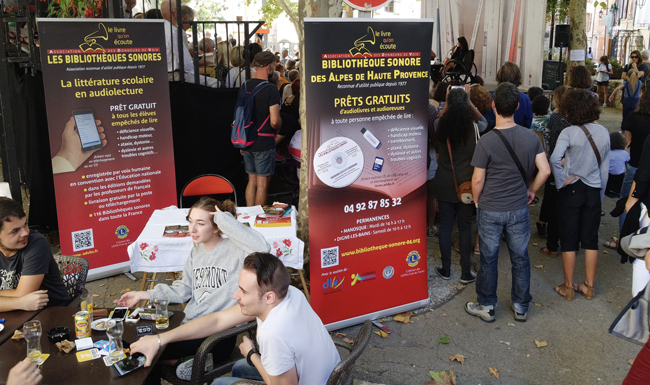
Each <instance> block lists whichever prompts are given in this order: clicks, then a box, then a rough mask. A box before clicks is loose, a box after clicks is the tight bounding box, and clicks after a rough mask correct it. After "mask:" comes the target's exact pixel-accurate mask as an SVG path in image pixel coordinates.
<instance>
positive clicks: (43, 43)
mask: <svg viewBox="0 0 650 385" xmlns="http://www.w3.org/2000/svg"><path fill="white" fill-rule="evenodd" d="M38 25H39V39H40V48H41V60H42V63H43V80H44V87H45V98H46V106H47V118H48V126H49V134H50V150H51V156H52V168H53V172H54V187H55V193H56V205H57V213H58V217H59V234H60V239H61V252H62V253H63V254H68V255H78V256H83V257H84V258H86V259H88V260H89V262H90V268H91V270H90V273H89V278H90V279H93V278H100V277H102V276H106V275H111V274H114V273H116V272H121V271H128V269H129V268H128V266H129V264H128V255H127V251H126V248H127V245H128V244H130V243H132V242H133V241H135V239H136V238H137V237H138V235H139V234H140V232H141V231H142V229H143V228H144V226H145V224H146V223H147V220H148V219H149V217H150V215H151V213H152V212H153V211H154V210H155V209H157V208H161V207H165V206H170V205H175V204H176V188H175V174H174V150H173V143H172V127H171V117H170V105H169V84H168V80H167V61H166V57H165V35H164V27H163V22H162V20H146V21H143V20H123V19H50V18H47V19H39V20H38Z"/></svg>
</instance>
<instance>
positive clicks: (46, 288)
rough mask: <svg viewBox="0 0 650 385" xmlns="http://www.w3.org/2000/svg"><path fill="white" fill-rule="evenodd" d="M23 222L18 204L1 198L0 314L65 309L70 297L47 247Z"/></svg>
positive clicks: (21, 211)
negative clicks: (2, 312)
mask: <svg viewBox="0 0 650 385" xmlns="http://www.w3.org/2000/svg"><path fill="white" fill-rule="evenodd" d="M26 222H27V216H26V215H25V211H23V207H22V205H21V204H20V203H18V202H16V201H15V200H13V199H10V198H4V197H2V198H0V311H11V310H38V309H41V308H43V307H44V306H45V305H46V304H48V305H49V306H66V305H68V303H70V297H69V296H68V292H67V290H66V288H65V286H64V285H63V281H62V280H61V274H60V272H59V266H58V265H57V264H56V261H55V260H54V257H53V256H52V251H51V250H50V244H49V243H48V241H47V240H46V239H45V237H43V236H42V235H41V234H39V233H37V232H30V231H29V228H28V227H27V223H26ZM48 302H49V303H48Z"/></svg>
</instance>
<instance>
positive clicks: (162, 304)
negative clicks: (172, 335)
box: [153, 293, 169, 329]
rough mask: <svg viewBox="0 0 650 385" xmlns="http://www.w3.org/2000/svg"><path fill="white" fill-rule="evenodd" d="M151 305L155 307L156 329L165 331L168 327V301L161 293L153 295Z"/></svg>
mask: <svg viewBox="0 0 650 385" xmlns="http://www.w3.org/2000/svg"><path fill="white" fill-rule="evenodd" d="M153 305H154V306H155V307H156V329H167V328H168V327H169V311H168V310H167V305H169V300H168V299H167V296H165V295H164V294H163V293H155V294H154V295H153Z"/></svg>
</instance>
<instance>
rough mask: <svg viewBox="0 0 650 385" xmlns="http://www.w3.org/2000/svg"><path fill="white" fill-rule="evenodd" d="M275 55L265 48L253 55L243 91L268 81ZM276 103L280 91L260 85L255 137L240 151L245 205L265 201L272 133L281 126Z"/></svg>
mask: <svg viewBox="0 0 650 385" xmlns="http://www.w3.org/2000/svg"><path fill="white" fill-rule="evenodd" d="M275 59H276V57H275V55H273V54H272V53H270V52H267V51H265V52H260V53H258V54H256V55H255V58H254V60H253V63H254V64H255V67H256V69H255V74H254V77H253V78H252V79H251V80H248V81H246V83H244V84H245V86H246V87H245V88H246V90H247V91H249V92H252V91H253V90H254V89H255V87H257V86H258V85H260V84H261V83H263V82H265V81H268V78H269V75H270V74H271V73H273V70H274V68H275ZM243 89H244V87H242V88H241V89H240V93H241V92H242V90H243ZM280 103H281V99H280V92H279V91H278V88H277V87H276V86H275V85H273V84H270V83H268V84H266V85H265V86H263V88H261V89H260V90H258V92H257V94H256V95H255V102H254V104H253V124H254V126H255V128H256V129H257V139H255V142H254V143H253V144H252V145H251V146H250V147H248V148H246V149H245V150H243V151H242V155H243V156H244V168H245V170H246V173H247V174H248V185H246V205H247V206H256V205H265V204H266V195H267V193H268V189H269V182H270V181H271V176H273V172H274V171H275V135H276V134H277V132H278V130H280V127H281V126H282V118H281V117H280Z"/></svg>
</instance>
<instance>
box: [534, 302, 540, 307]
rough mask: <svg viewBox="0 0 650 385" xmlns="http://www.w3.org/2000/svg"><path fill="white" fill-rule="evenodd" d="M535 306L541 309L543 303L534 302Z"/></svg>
mask: <svg viewBox="0 0 650 385" xmlns="http://www.w3.org/2000/svg"><path fill="white" fill-rule="evenodd" d="M533 305H535V306H540V307H541V306H542V304H541V303H537V302H533Z"/></svg>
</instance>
